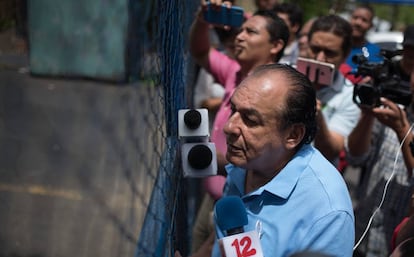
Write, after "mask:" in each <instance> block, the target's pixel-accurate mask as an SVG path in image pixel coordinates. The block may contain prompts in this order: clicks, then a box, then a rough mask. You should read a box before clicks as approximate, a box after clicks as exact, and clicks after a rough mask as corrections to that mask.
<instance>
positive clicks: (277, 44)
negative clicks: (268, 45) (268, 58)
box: [270, 39, 285, 55]
mask: <svg viewBox="0 0 414 257" xmlns="http://www.w3.org/2000/svg"><path fill="white" fill-rule="evenodd" d="M284 46H285V44H284V43H283V40H282V39H278V40H276V41H275V42H273V47H272V49H270V53H271V54H275V55H276V54H277V53H279V52H280V51H282V49H283V47H284Z"/></svg>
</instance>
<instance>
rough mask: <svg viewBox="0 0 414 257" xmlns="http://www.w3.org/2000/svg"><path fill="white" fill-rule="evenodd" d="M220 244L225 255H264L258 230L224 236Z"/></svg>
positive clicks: (250, 256) (245, 256)
mask: <svg viewBox="0 0 414 257" xmlns="http://www.w3.org/2000/svg"><path fill="white" fill-rule="evenodd" d="M219 244H220V248H221V252H222V256H224V257H263V251H262V247H261V244H260V239H259V234H258V233H257V232H256V231H249V232H244V233H240V234H235V235H232V236H227V237H223V238H222V239H220V241H219Z"/></svg>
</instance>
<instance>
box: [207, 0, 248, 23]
mask: <svg viewBox="0 0 414 257" xmlns="http://www.w3.org/2000/svg"><path fill="white" fill-rule="evenodd" d="M203 14H204V20H206V21H207V22H208V23H211V24H215V25H227V26H230V27H240V26H241V25H242V24H243V21H244V11H243V8H241V7H238V6H232V7H231V8H228V7H227V6H224V5H223V6H221V7H220V8H219V9H216V8H213V7H212V6H211V5H210V3H209V2H207V8H206V9H205V10H204V13H203Z"/></svg>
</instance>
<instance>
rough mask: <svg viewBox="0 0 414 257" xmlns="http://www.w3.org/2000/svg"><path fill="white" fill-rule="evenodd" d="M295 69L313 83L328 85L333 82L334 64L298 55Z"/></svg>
mask: <svg viewBox="0 0 414 257" xmlns="http://www.w3.org/2000/svg"><path fill="white" fill-rule="evenodd" d="M296 69H297V70H298V71H299V72H301V73H302V74H304V75H306V76H307V77H308V78H309V80H310V81H311V82H313V83H317V84H320V85H325V86H330V85H332V83H333V78H334V72H335V65H333V64H332V63H326V62H320V61H317V60H313V59H308V58H302V57H298V59H297V61H296Z"/></svg>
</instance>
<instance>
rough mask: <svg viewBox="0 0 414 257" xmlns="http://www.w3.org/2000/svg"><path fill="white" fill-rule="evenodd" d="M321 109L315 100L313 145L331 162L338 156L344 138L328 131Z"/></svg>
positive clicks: (319, 103) (318, 102)
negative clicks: (315, 114)
mask: <svg viewBox="0 0 414 257" xmlns="http://www.w3.org/2000/svg"><path fill="white" fill-rule="evenodd" d="M321 109H322V108H321V102H320V101H319V100H317V112H318V113H317V121H318V132H317V133H316V135H315V140H314V144H315V147H316V148H317V149H318V150H319V151H320V152H321V153H322V154H323V155H324V156H325V158H326V159H328V160H330V161H332V160H335V158H337V157H338V156H339V152H340V151H341V150H342V149H343V147H344V137H343V136H342V135H341V134H339V133H336V132H333V131H330V130H329V128H328V125H327V124H326V121H325V119H324V117H323V114H322V111H321Z"/></svg>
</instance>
